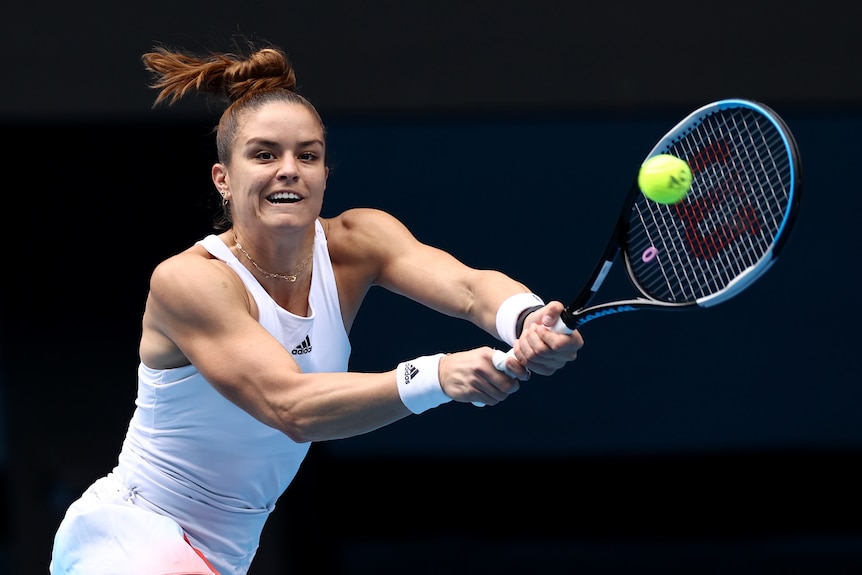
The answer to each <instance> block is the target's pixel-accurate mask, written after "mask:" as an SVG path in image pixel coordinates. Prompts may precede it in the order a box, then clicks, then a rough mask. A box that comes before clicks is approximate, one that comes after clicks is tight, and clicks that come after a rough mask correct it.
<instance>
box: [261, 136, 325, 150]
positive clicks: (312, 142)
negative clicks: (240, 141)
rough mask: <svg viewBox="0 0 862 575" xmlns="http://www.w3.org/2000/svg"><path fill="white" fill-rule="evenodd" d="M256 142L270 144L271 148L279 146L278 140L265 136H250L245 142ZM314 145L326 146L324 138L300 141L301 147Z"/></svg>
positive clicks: (263, 144) (262, 144)
mask: <svg viewBox="0 0 862 575" xmlns="http://www.w3.org/2000/svg"><path fill="white" fill-rule="evenodd" d="M255 144H257V145H261V146H269V147H271V148H275V147H278V146H279V143H278V142H275V141H273V140H267V139H265V138H250V139H249V140H248V141H247V142H246V143H245V145H246V146H253V145H255ZM314 145H319V146H321V147H322V146H324V143H323V140H320V139H318V138H313V139H311V140H305V141H303V142H299V147H300V148H307V147H309V146H314Z"/></svg>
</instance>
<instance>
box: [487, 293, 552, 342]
mask: <svg viewBox="0 0 862 575" xmlns="http://www.w3.org/2000/svg"><path fill="white" fill-rule="evenodd" d="M537 305H545V302H544V301H542V298H540V297H539V296H537V295H536V294H534V293H516V294H515V295H513V296H510V297H509V298H507V299H506V300H505V301H504V302H503V303H502V304H500V309H498V310H497V335H498V336H499V337H500V339H501V340H502V341H505V342H506V343H508V344H509V345H515V340H516V339H518V334H516V333H515V326H516V324H517V323H518V316H519V315H521V312H522V311H524V310H525V309H527V308H531V307H535V306H537Z"/></svg>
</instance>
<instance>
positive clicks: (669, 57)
mask: <svg viewBox="0 0 862 575" xmlns="http://www.w3.org/2000/svg"><path fill="white" fill-rule="evenodd" d="M860 6H862V4H859V3H858V2H852V1H850V0H821V1H819V2H817V3H816V4H813V3H808V4H802V5H790V4H787V3H780V2H777V1H776V0H764V1H762V2H761V1H755V2H752V1H751V0H746V1H744V2H743V1H740V2H734V1H730V2H724V3H722V4H721V5H714V4H710V3H700V4H698V3H692V2H687V1H683V0H668V1H666V2H664V3H662V4H661V5H660V6H658V5H655V4H651V3H644V2H641V1H639V0H616V1H613V2H599V3H595V2H594V3H584V2H568V1H562V0H543V1H541V2H528V3H500V2H496V1H494V0H471V1H470V2H457V3H455V2H446V1H441V0H431V1H427V2H423V1H421V0H414V1H411V2H403V1H401V0H381V1H379V2H348V1H345V0H316V1H315V2H294V1H291V0H278V1H277V2H269V1H267V0H260V1H258V2H254V3H247V4H244V5H239V4H237V3H236V2H223V1H219V0H207V1H206V2H202V1H201V2H197V1H194V0H188V1H183V2H175V1H172V2H162V1H160V0H151V1H150V2H148V3H147V4H146V5H140V6H133V5H131V4H128V3H117V2H92V3H86V4H62V5H61V4H58V3H56V2H54V3H50V2H49V3H48V4H45V3H30V4H21V3H12V4H10V5H9V6H7V7H6V8H5V10H4V15H3V18H2V19H0V44H2V48H3V51H2V52H3V54H4V55H5V59H4V76H3V78H4V80H3V88H4V89H3V90H2V91H0V123H2V128H3V131H2V135H3V139H4V144H5V146H4V152H3V153H4V155H3V159H4V163H3V166H4V168H5V169H6V171H5V172H4V173H5V175H6V178H5V180H4V187H3V195H2V198H3V208H4V214H5V215H6V226H5V230H4V233H3V239H4V243H3V246H4V248H5V249H4V250H3V256H4V259H3V261H4V264H5V265H4V272H3V281H2V282H0V410H2V411H0V426H2V428H3V429H2V432H0V483H2V490H0V573H5V572H7V571H8V572H10V573H27V574H29V573H44V572H46V566H47V562H48V558H49V553H50V547H51V540H52V537H53V533H54V530H55V528H56V526H57V524H58V522H59V520H60V518H61V516H62V513H63V512H64V511H65V508H66V506H67V505H68V503H69V502H70V501H71V500H72V499H74V498H75V497H77V496H78V495H79V494H80V492H81V490H83V489H84V488H85V487H86V486H87V485H88V484H89V483H90V482H91V481H93V479H95V478H96V477H98V476H101V475H102V474H104V473H105V472H106V471H108V470H109V469H110V468H111V466H113V464H114V462H115V460H116V456H117V452H118V451H119V448H120V442H121V441H122V436H123V433H124V432H125V428H126V425H127V422H128V419H129V416H130V415H131V412H132V408H133V401H134V393H135V369H136V366H137V361H138V358H137V342H138V336H139V331H140V325H139V323H140V317H141V313H142V310H143V304H144V299H145V297H146V290H147V279H148V277H149V274H150V271H151V270H152V269H153V267H154V266H155V265H156V264H157V263H158V262H159V261H161V260H162V259H164V258H165V257H168V256H169V255H171V254H173V253H175V252H177V251H180V250H182V249H184V248H185V247H186V246H188V245H189V244H191V243H192V242H194V241H195V240H197V239H199V238H200V237H202V236H203V235H205V234H207V233H209V232H210V231H211V217H212V210H211V207H212V206H211V203H212V201H213V200H215V199H216V196H215V194H214V193H213V188H212V184H211V182H210V178H209V170H210V165H211V163H212V162H213V160H214V152H213V147H212V140H211V134H210V129H211V127H212V125H213V124H214V123H215V121H216V119H217V117H216V116H214V111H215V110H216V109H217V108H213V107H211V106H210V105H209V104H208V103H205V102H203V101H202V100H200V99H193V100H191V101H188V102H182V103H181V104H180V105H179V106H177V107H175V108H171V109H165V108H161V109H157V110H151V109H150V105H151V103H152V100H153V97H154V93H153V92H152V91H151V90H148V89H146V87H145V85H146V83H147V81H148V80H149V78H148V76H147V75H146V74H145V71H144V70H143V67H142V66H141V64H140V55H141V54H142V53H143V52H145V51H147V50H149V49H151V48H152V46H153V44H154V43H157V42H166V43H168V44H169V45H172V46H178V47H185V48H189V49H192V50H195V51H199V52H201V51H207V50H209V49H216V50H222V49H226V48H228V45H227V44H228V38H229V37H230V36H231V35H233V34H241V35H245V36H249V37H251V38H252V39H255V40H264V41H272V42H275V43H276V44H278V45H280V46H282V47H283V48H285V49H286V50H287V51H288V52H289V54H290V55H291V57H292V58H293V60H294V63H295V65H296V67H297V74H298V78H299V82H300V87H301V91H302V93H303V94H304V95H306V96H308V97H310V98H311V100H312V101H313V102H315V103H316V105H317V106H318V107H319V109H320V111H321V112H322V114H323V116H324V119H325V120H326V121H327V123H328V126H329V131H330V132H329V137H330V142H329V143H330V150H329V151H330V157H331V160H332V164H333V168H334V170H333V172H332V176H331V179H330V184H329V188H328V191H327V200H326V204H325V215H333V214H335V213H337V212H338V211H340V210H342V209H344V208H348V207H353V206H373V207H380V208H383V209H386V210H388V211H390V212H392V213H394V214H395V215H396V216H398V217H399V218H401V219H402V220H403V221H404V222H405V223H406V224H408V226H410V227H411V229H412V230H413V231H414V232H415V233H416V235H417V236H418V237H419V238H420V239H422V240H424V241H426V242H428V243H431V244H434V245H437V246H439V247H442V248H444V249H447V250H450V251H452V252H453V253H454V254H455V255H457V256H458V257H460V258H461V259H462V260H464V261H465V262H467V263H469V264H471V265H475V266H483V267H492V268H497V269H500V270H502V271H504V272H506V273H509V274H511V275H513V276H515V277H517V278H518V279H521V280H522V281H524V282H525V283H527V284H528V285H529V286H530V287H531V288H532V289H534V290H535V291H536V292H538V293H539V294H541V295H542V296H543V297H544V298H546V299H552V298H554V299H561V300H564V301H565V300H567V299H569V298H571V297H572V296H573V295H574V293H575V292H576V290H577V289H579V288H580V286H581V283H582V282H583V281H584V280H585V278H586V277H587V275H588V274H589V272H590V270H591V269H592V267H593V266H594V265H595V263H596V258H597V256H598V255H599V251H600V250H601V249H602V248H603V247H604V244H605V242H606V240H607V234H608V233H609V232H610V229H611V226H612V225H613V222H614V220H615V218H616V215H617V210H618V208H619V201H620V199H621V197H622V195H623V193H624V191H625V190H626V189H627V188H628V186H629V185H630V183H631V182H632V180H633V178H634V171H635V168H636V166H637V165H638V164H639V163H640V161H641V160H642V159H643V157H644V155H645V154H646V153H647V152H648V151H649V149H650V148H651V147H652V145H653V144H654V142H655V141H656V140H657V139H658V138H659V137H660V136H661V135H662V134H664V133H665V132H666V131H667V130H668V129H669V128H670V127H671V126H672V125H673V124H674V123H675V122H676V121H677V120H678V119H679V118H680V117H682V116H683V115H684V114H686V113H688V112H689V111H691V110H692V109H694V108H695V107H696V106H699V105H701V104H703V103H706V102H707V101H709V100H712V99H718V98H725V97H748V98H754V99H759V100H762V101H763V102H765V103H766V104H768V105H770V106H772V107H773V108H775V109H776V110H777V111H779V112H780V113H781V114H782V115H783V116H784V117H785V119H786V120H787V121H788V123H789V124H790V127H791V129H792V130H793V132H794V133H795V134H796V137H797V139H798V141H799V145H800V149H801V154H802V160H803V169H804V174H803V175H804V186H805V189H804V197H803V203H802V209H801V213H800V217H799V222H798V225H797V228H796V229H795V230H794V233H793V236H792V238H791V239H790V242H789V245H788V246H787V248H786V250H785V252H784V255H783V258H782V259H781V260H780V261H779V262H778V263H777V264H776V266H775V267H774V268H773V269H772V270H771V271H770V272H769V274H767V275H766V276H765V277H764V278H763V279H762V280H760V281H759V282H758V283H757V284H756V285H755V286H753V287H752V288H751V289H750V290H748V291H747V292H745V293H744V294H743V295H742V296H740V297H739V298H737V299H735V300H733V301H730V302H728V303H726V304H724V305H722V306H721V307H718V308H714V309H711V310H707V311H705V312H703V313H699V314H696V315H695V314H671V315H667V314H651V313H647V312H644V313H642V314H629V315H627V316H623V317H618V318H610V319H607V320H604V321H596V322H593V323H591V324H589V325H588V327H587V328H586V329H585V330H584V337H585V339H586V345H585V347H584V349H583V351H582V353H581V357H580V358H579V359H578V361H577V362H576V363H574V364H572V365H570V366H568V367H567V368H566V369H564V370H562V371H561V372H559V373H558V374H556V375H555V376H553V377H550V378H541V377H536V378H534V379H533V380H532V381H531V382H530V383H529V384H528V385H525V386H524V387H523V389H522V390H521V391H520V392H519V393H518V394H517V395H515V396H514V397H512V398H511V399H510V400H509V401H507V402H505V403H504V404H502V405H500V406H498V407H495V408H493V409H487V408H486V409H478V408H474V407H472V406H469V405H446V406H442V407H440V408H438V409H435V410H433V411H431V412H429V413H427V414H424V415H422V416H420V417H410V418H407V419H405V420H403V421H401V422H399V423H396V424H394V425H392V426H390V427H388V428H385V429H381V430H378V431H376V432H374V433H370V434H367V435H365V436H362V437H356V438H352V439H348V440H344V441H338V442H330V443H321V444H316V445H314V446H313V447H312V449H311V452H310V454H309V457H308V459H307V460H306V462H305V463H304V464H303V469H302V470H301V472H300V474H299V476H298V477H297V480H296V482H295V483H294V484H293V485H292V486H291V487H290V488H289V489H288V491H287V493H286V494H285V495H284V496H283V498H282V499H281V500H280V501H279V506H278V508H277V509H276V511H275V513H274V515H273V517H272V519H271V520H270V522H269V523H268V525H267V528H266V530H265V531H264V540H263V543H262V547H261V550H260V553H259V555H258V557H257V559H256V562H255V566H254V568H253V570H252V573H251V574H250V575H267V574H283V573H285V572H290V573H294V574H297V573H300V574H301V573H313V574H315V575H320V574H328V573H334V574H339V575H340V574H344V573H375V574H376V575H379V574H384V573H405V572H409V573H413V574H419V573H435V574H437V573H441V572H446V573H449V574H450V575H455V574H456V573H471V574H472V573H484V572H494V573H519V574H520V573H525V572H527V573H568V572H577V573H579V574H584V573H638V574H644V573H663V574H667V573H685V574H686V575H688V574H690V573H701V574H707V573H722V574H725V573H736V574H740V573H758V574H762V573H775V572H777V573H816V574H818V575H820V574H822V573H830V574H834V573H858V572H862V522H860V520H859V517H862V504H860V503H862V499H860V497H859V495H858V491H859V485H860V484H862V472H860V471H859V469H860V465H859V463H860V456H862V423H860V421H859V416H858V413H859V411H860V410H859V406H860V404H862V402H860V399H861V398H860V393H862V392H860V389H859V388H860V385H859V382H860V380H862V378H860V377H859V375H858V369H857V363H858V361H857V357H858V353H859V352H858V350H857V348H858V343H859V337H858V336H857V335H856V329H857V326H858V325H859V323H860V321H859V320H860V312H859V311H858V308H857V306H856V304H855V302H856V299H857V298H856V295H857V292H858V289H859V285H860V274H859V273H858V271H857V265H856V250H855V248H854V246H855V242H854V241H853V240H852V238H853V237H855V236H854V234H855V231H856V229H857V220H858V214H859V213H860V207H862V206H860V202H862V200H860V199H859V190H858V189H857V188H858V186H857V185H856V180H857V177H856V168H857V166H858V163H859V157H860V151H862V144H860V140H859V133H860V128H862V108H860V104H862V75H860V74H859V73H858V54H859V53H860V50H862V35H860V34H859V33H858V28H859V26H858V23H859V20H860V19H859V15H860ZM617 271H619V270H617ZM606 287H607V288H610V289H609V293H608V295H612V294H613V293H620V294H628V290H627V288H626V286H625V283H624V281H621V277H620V276H619V275H612V277H611V279H609V280H608V284H607V285H606ZM352 335H353V337H352V339H353V345H354V353H353V357H352V366H351V367H352V368H353V369H357V370H387V369H390V368H391V367H392V366H394V365H395V364H396V363H397V362H399V361H401V360H403V359H405V358H409V357H414V356H416V355H420V354H427V353H432V352H435V351H440V350H457V349H462V348H468V347H474V346H476V345H482V344H489V345H494V344H495V342H493V341H492V340H491V338H490V337H489V336H487V335H486V334H484V333H482V332H480V331H479V330H477V329H476V328H474V327H472V326H470V325H466V324H464V323H463V322H458V321H456V320H453V319H450V318H445V317H440V316H438V315H437V314H434V313H432V312H429V311H427V310H424V309H422V308H420V307H419V306H417V305H415V304H411V303H410V302H407V301H404V300H402V299H401V298H398V297H395V296H392V295H390V294H387V293H384V292H382V291H380V290H372V292H371V293H370V294H369V296H368V298H367V302H366V305H365V306H364V308H363V310H362V311H361V313H360V315H359V317H358V318H357V321H356V324H355V327H354V331H353V334H352ZM4 445H5V449H3V447H4Z"/></svg>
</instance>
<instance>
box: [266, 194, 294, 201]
mask: <svg viewBox="0 0 862 575" xmlns="http://www.w3.org/2000/svg"><path fill="white" fill-rule="evenodd" d="M299 199H300V198H299V195H297V194H295V193H293V192H277V193H275V194H272V195H271V196H269V200H270V201H295V200H299Z"/></svg>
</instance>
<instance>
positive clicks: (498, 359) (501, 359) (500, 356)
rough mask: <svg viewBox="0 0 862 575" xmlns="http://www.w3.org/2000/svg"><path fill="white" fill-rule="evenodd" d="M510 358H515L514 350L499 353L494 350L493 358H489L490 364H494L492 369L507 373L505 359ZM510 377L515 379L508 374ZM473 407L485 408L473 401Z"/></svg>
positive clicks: (478, 402)
mask: <svg viewBox="0 0 862 575" xmlns="http://www.w3.org/2000/svg"><path fill="white" fill-rule="evenodd" d="M509 356H512V357H515V350H514V349H510V350H509V351H500V350H499V349H495V350H494V356H493V357H492V358H491V362H492V363H493V364H494V367H496V368H497V370H498V371H502V372H506V373H508V370H507V369H506V358H507V357H509ZM509 375H510V376H512V377H515V375H514V374H511V373H510V374H509ZM473 405H475V406H476V407H485V404H484V403H482V402H481V401H474V402H473Z"/></svg>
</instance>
